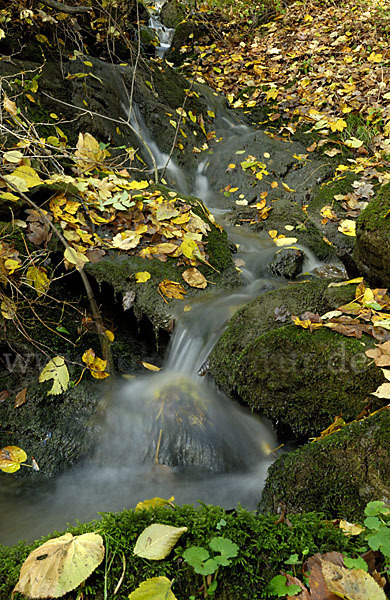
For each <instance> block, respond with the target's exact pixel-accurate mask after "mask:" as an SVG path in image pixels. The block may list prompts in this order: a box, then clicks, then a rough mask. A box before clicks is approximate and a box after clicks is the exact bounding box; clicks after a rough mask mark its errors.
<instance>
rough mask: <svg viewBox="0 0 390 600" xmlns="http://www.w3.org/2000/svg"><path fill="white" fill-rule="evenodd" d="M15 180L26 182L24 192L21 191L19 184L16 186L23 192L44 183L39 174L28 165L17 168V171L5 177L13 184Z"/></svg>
mask: <svg viewBox="0 0 390 600" xmlns="http://www.w3.org/2000/svg"><path fill="white" fill-rule="evenodd" d="M13 178H17V179H18V180H20V179H21V180H22V181H23V182H24V186H23V187H24V189H23V190H22V189H21V187H20V185H18V182H16V184H15V185H16V186H17V187H19V189H21V191H27V190H28V189H30V188H33V187H35V186H36V185H40V184H41V183H43V181H42V179H41V178H40V177H39V175H38V173H37V172H36V171H35V170H34V169H33V168H32V167H28V166H27V165H21V166H20V167H16V169H15V170H14V171H12V173H11V174H10V175H5V179H7V181H10V182H11V183H14V181H15V180H14V179H13Z"/></svg>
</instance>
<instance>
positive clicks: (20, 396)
mask: <svg viewBox="0 0 390 600" xmlns="http://www.w3.org/2000/svg"><path fill="white" fill-rule="evenodd" d="M26 394H27V388H26V387H25V388H23V389H22V390H20V392H18V393H17V394H16V397H15V403H14V408H19V406H22V405H23V404H24V403H25V402H26Z"/></svg>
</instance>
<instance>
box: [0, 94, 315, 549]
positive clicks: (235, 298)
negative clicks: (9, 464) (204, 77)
mask: <svg viewBox="0 0 390 600" xmlns="http://www.w3.org/2000/svg"><path fill="white" fill-rule="evenodd" d="M202 91H203V92H205V90H204V89H203V90H202ZM206 93H208V94H209V99H210V108H212V109H213V110H214V111H215V113H216V115H217V118H216V121H215V124H216V128H217V134H218V135H219V136H222V137H223V141H221V142H220V143H219V144H218V145H216V148H215V150H214V154H213V155H210V156H208V158H207V159H206V160H204V161H203V162H200V163H199V165H198V168H197V169H195V171H194V172H193V173H183V172H182V171H181V170H180V169H179V168H178V167H177V166H176V165H175V164H174V163H173V162H172V161H170V162H169V164H168V165H167V170H166V179H167V180H168V181H169V182H170V183H171V184H172V183H174V184H175V186H176V189H177V190H178V191H181V192H182V193H187V192H191V193H192V194H193V195H195V196H198V197H199V198H201V199H202V200H203V201H204V202H205V203H206V205H208V207H209V208H210V210H211V211H212V212H213V213H214V214H215V215H216V216H217V217H218V220H221V219H222V220H223V213H224V211H225V204H226V199H225V198H224V196H223V195H222V194H220V193H219V192H218V190H217V189H213V187H212V186H211V185H210V181H209V177H208V170H209V169H210V165H211V164H212V161H218V153H219V152H220V151H222V150H226V148H228V147H229V146H230V145H231V144H232V143H233V142H237V140H239V139H245V140H246V141H248V139H249V141H250V136H252V135H254V132H253V131H251V129H250V128H248V127H247V126H246V125H243V124H242V123H240V122H239V120H237V119H236V118H235V117H233V118H232V117H231V116H230V115H229V114H228V113H227V110H226V109H225V108H224V107H223V103H222V102H221V101H220V100H219V99H217V98H215V96H214V95H213V94H212V92H206ZM123 108H124V111H125V113H126V115H127V116H129V109H128V107H126V106H124V107H123ZM131 119H132V124H133V127H135V128H136V129H137V130H138V131H139V134H140V139H141V140H142V139H143V140H145V141H146V143H147V144H148V146H149V149H151V151H152V153H153V155H154V158H155V162H156V164H157V166H158V167H159V168H161V167H164V166H165V165H166V163H167V161H168V156H167V155H165V154H163V153H162V152H160V150H159V148H158V145H157V143H156V142H155V141H154V140H153V139H152V138H151V136H150V134H149V132H148V131H147V129H146V126H145V123H144V120H143V118H142V115H141V114H140V113H139V111H138V109H137V107H133V110H132V115H131ZM145 159H146V160H147V159H148V153H147V152H145ZM227 230H228V234H229V237H230V240H231V241H232V242H233V243H235V244H236V245H237V247H238V248H239V251H238V253H237V255H236V257H237V259H239V260H240V265H242V267H241V269H242V276H243V281H244V285H243V286H242V288H240V289H237V290H234V291H230V292H228V293H225V294H220V295H218V294H216V293H212V292H210V293H209V295H208V296H207V294H205V295H204V297H203V299H202V300H194V301H193V303H192V310H191V311H189V312H187V313H185V316H184V317H183V318H182V319H181V320H179V322H178V323H177V326H176V329H175V332H174V335H173V337H172V340H171V343H170V346H169V349H168V353H167V357H166V360H165V365H164V368H163V369H162V370H161V371H160V372H158V373H150V374H146V375H143V376H137V377H136V378H135V379H134V380H131V381H129V382H126V383H124V384H123V385H122V386H121V387H120V388H118V390H117V392H116V393H115V397H114V398H113V399H112V401H111V404H110V407H109V410H108V411H107V421H106V423H105V424H104V431H103V434H102V439H101V440H100V443H99V449H98V451H97V452H96V453H95V454H94V455H93V456H91V457H90V459H89V460H88V461H86V462H85V463H84V464H83V465H81V466H78V467H75V468H73V469H71V470H70V471H68V472H67V473H65V474H63V475H61V476H59V477H58V478H56V479H53V480H51V481H45V482H43V483H42V484H41V485H40V486H39V489H38V490H36V489H34V490H31V488H30V489H29V488H28V484H27V487H26V484H23V482H22V481H21V480H11V479H10V483H9V485H8V486H7V487H6V489H5V490H4V491H3V493H2V495H1V497H0V514H2V515H3V516H4V515H7V518H6V519H3V521H5V523H4V524H3V525H2V527H1V531H0V543H3V544H12V543H15V542H16V541H17V540H18V539H28V540H32V539H34V538H36V537H38V536H40V535H43V534H45V533H48V532H49V531H50V530H53V529H59V530H61V529H62V528H64V527H65V526H66V524H67V523H68V522H70V523H74V521H75V519H80V520H89V519H91V518H95V517H96V516H97V513H98V511H113V510H114V511H115V510H121V509H122V508H124V507H127V508H131V507H134V506H135V504H136V503H137V502H138V501H140V500H144V499H145V498H152V497H154V496H160V497H167V498H169V497H170V496H172V495H174V496H175V499H176V501H177V502H178V503H183V502H188V503H196V502H197V501H198V500H200V501H203V502H207V503H214V504H220V505H222V506H224V507H227V508H230V507H234V506H236V505H237V503H241V504H242V505H243V506H245V507H247V508H250V509H252V508H255V506H256V504H257V502H258V501H259V499H260V496H261V490H262V487H263V483H264V479H265V475H266V472H267V469H268V466H269V464H270V462H271V461H272V459H273V458H272V455H271V456H270V455H269V453H268V452H267V449H268V448H273V447H275V446H277V441H276V439H275V435H274V433H273V431H272V428H271V427H270V425H269V424H268V423H266V422H264V421H262V420H261V419H260V418H258V417H256V416H254V415H252V414H250V413H249V411H246V410H244V409H243V408H242V407H240V406H238V405H236V404H235V403H233V402H232V401H231V400H230V399H228V398H227V397H226V396H225V395H224V394H223V393H222V392H220V391H219V390H217V389H216V387H215V385H214V383H213V381H212V379H211V377H209V376H207V375H206V376H204V377H201V376H200V375H199V374H198V372H199V371H200V370H201V371H202V365H204V363H205V361H206V359H207V357H208V355H209V353H210V351H211V349H212V348H213V346H214V344H215V343H216V341H217V340H218V338H219V337H220V335H221V333H222V331H223V329H224V327H225V326H226V323H227V322H228V320H229V319H230V318H231V316H232V315H233V314H234V312H235V311H236V310H237V309H238V308H240V307H241V306H243V305H244V304H245V303H247V302H248V301H249V300H250V299H251V298H254V297H256V296H257V295H259V294H261V293H263V292H265V291H267V290H270V289H274V288H276V287H278V286H279V285H280V281H278V280H277V279H272V278H271V277H270V275H269V274H268V273H267V264H268V263H269V261H270V260H271V258H272V256H273V254H274V251H275V250H274V248H272V247H271V246H270V244H268V243H267V242H260V241H259V240H258V239H257V238H256V236H255V235H252V234H250V233H249V232H243V233H241V230H240V228H236V227H235V228H229V227H227ZM306 255H307V256H308V257H309V258H308V259H307V261H306V265H305V268H306V269H307V270H309V269H312V268H314V267H315V266H316V262H315V260H314V258H313V257H311V256H310V254H307V253H306ZM210 287H211V286H210Z"/></svg>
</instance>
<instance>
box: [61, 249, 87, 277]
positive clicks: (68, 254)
mask: <svg viewBox="0 0 390 600" xmlns="http://www.w3.org/2000/svg"><path fill="white" fill-rule="evenodd" d="M64 258H65V260H67V261H68V263H70V264H71V265H74V266H75V267H76V269H77V270H78V271H80V270H81V269H83V268H84V265H85V263H87V262H89V260H88V258H87V257H86V256H85V254H82V253H81V252H77V251H76V250H75V249H74V248H71V247H70V246H69V247H68V248H66V250H65V252H64Z"/></svg>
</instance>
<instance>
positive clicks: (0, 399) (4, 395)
mask: <svg viewBox="0 0 390 600" xmlns="http://www.w3.org/2000/svg"><path fill="white" fill-rule="evenodd" d="M9 395H10V394H9V391H8V390H2V391H1V392H0V402H5V401H6V400H7V398H9Z"/></svg>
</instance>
